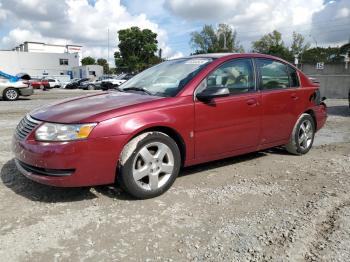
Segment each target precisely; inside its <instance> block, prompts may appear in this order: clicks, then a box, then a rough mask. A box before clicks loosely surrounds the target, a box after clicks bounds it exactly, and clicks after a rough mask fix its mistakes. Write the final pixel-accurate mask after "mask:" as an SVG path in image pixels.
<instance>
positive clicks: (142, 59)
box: [114, 27, 161, 72]
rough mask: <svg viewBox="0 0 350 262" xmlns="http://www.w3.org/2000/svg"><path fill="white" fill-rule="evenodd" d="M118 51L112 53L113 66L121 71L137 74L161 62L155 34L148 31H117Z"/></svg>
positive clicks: (134, 28)
mask: <svg viewBox="0 0 350 262" xmlns="http://www.w3.org/2000/svg"><path fill="white" fill-rule="evenodd" d="M118 37H119V45H118V47H119V51H118V52H115V53H114V58H115V65H116V66H117V67H118V68H119V69H121V70H122V71H128V72H139V71H142V70H144V69H146V68H148V67H149V66H152V65H154V64H157V63H159V62H160V61H161V59H160V58H158V56H156V55H155V53H156V52H157V50H158V41H157V34H156V33H153V32H152V31H151V30H149V29H143V30H140V28H138V27H131V28H128V29H123V30H119V31H118Z"/></svg>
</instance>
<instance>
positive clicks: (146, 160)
mask: <svg viewBox="0 0 350 262" xmlns="http://www.w3.org/2000/svg"><path fill="white" fill-rule="evenodd" d="M180 165H181V156H180V151H179V148H178V146H177V144H176V142H175V141H174V140H173V139H171V138H170V137H169V136H167V135H166V134H164V133H160V132H147V133H144V134H141V135H139V136H137V137H136V138H134V139H132V140H131V141H130V142H129V143H128V144H127V145H126V146H125V148H124V150H123V152H122V154H121V158H120V169H119V171H120V173H119V174H118V181H119V183H120V185H121V186H122V187H123V189H124V190H125V191H127V192H128V193H129V194H130V195H132V196H134V197H135V198H139V199H146V198H151V197H156V196H159V195H161V194H162V193H164V192H165V191H167V190H168V189H169V188H170V186H171V185H172V184H173V183H174V181H175V179H176V177H177V175H178V173H179V170H180Z"/></svg>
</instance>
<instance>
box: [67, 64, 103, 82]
mask: <svg viewBox="0 0 350 262" xmlns="http://www.w3.org/2000/svg"><path fill="white" fill-rule="evenodd" d="M93 72H95V76H94V75H93V74H92V73H93ZM102 75H103V67H102V66H100V65H87V66H78V67H74V68H73V78H90V79H92V80H95V79H97V78H99V77H100V76H102Z"/></svg>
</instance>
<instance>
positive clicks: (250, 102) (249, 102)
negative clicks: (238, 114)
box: [247, 98, 259, 106]
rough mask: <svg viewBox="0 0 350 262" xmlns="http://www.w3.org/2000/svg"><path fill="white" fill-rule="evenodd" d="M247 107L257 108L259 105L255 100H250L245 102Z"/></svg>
mask: <svg viewBox="0 0 350 262" xmlns="http://www.w3.org/2000/svg"><path fill="white" fill-rule="evenodd" d="M247 105H248V106H257V105H259V103H258V101H257V100H256V99H255V98H251V99H248V100H247Z"/></svg>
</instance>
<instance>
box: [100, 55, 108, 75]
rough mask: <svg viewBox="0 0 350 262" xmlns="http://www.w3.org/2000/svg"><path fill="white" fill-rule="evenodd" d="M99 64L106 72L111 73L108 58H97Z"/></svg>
mask: <svg viewBox="0 0 350 262" xmlns="http://www.w3.org/2000/svg"><path fill="white" fill-rule="evenodd" d="M97 64H98V65H100V66H102V67H103V73H104V74H109V64H108V62H107V60H106V59H104V58H99V59H97Z"/></svg>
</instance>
